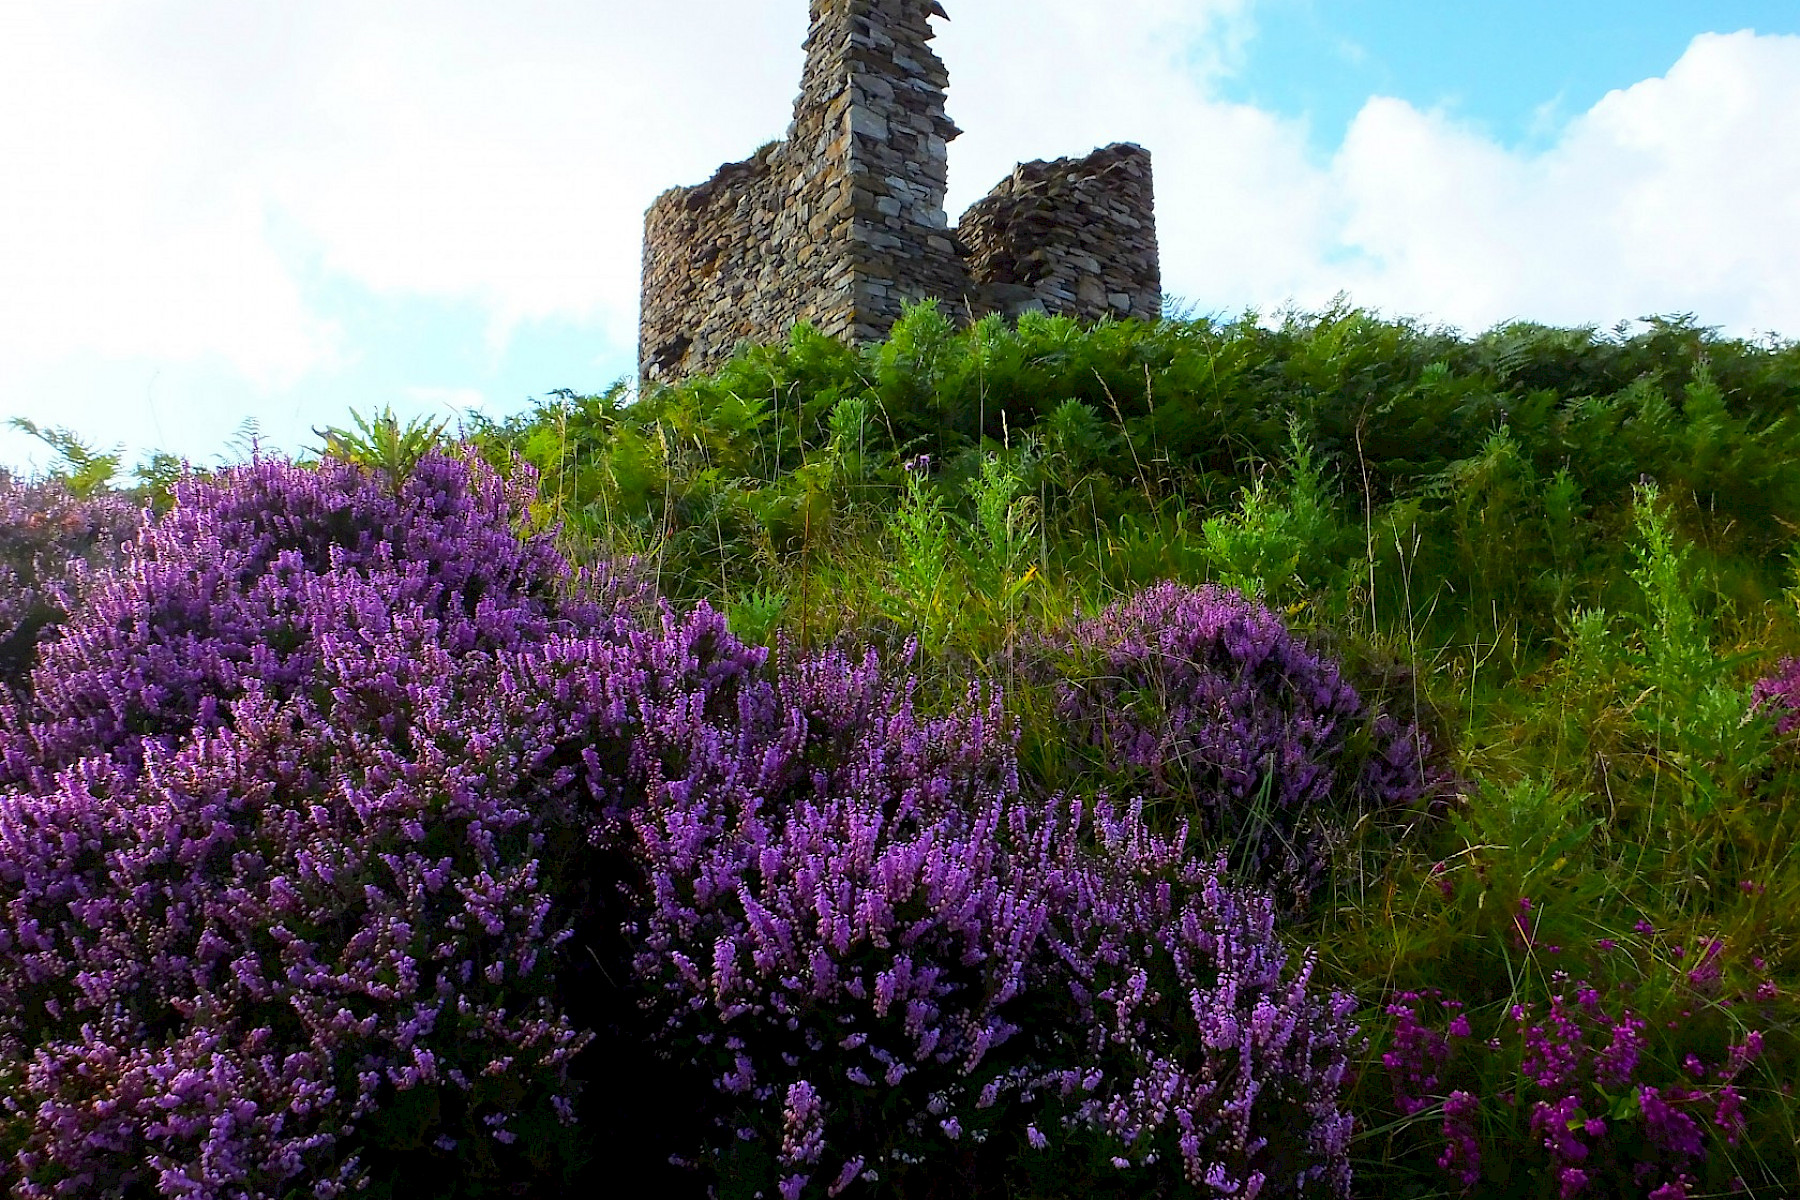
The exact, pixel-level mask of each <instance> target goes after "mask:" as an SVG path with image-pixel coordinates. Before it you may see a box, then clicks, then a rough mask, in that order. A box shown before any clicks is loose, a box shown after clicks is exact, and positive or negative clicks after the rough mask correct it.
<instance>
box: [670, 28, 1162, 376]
mask: <svg viewBox="0 0 1800 1200" xmlns="http://www.w3.org/2000/svg"><path fill="white" fill-rule="evenodd" d="M943 16H944V11H943V9H942V8H941V7H939V4H938V0H811V17H812V25H811V31H810V33H809V35H808V37H807V42H806V68H805V72H804V74H803V76H802V79H801V87H800V95H799V97H798V99H797V100H796V101H795V103H794V119H793V123H792V124H791V125H790V126H789V128H788V136H787V138H786V140H785V141H782V142H777V143H774V144H773V145H771V146H767V147H764V149H763V150H761V151H759V152H758V153H757V154H756V155H755V156H754V157H752V158H750V159H747V160H746V161H744V162H741V163H733V164H731V165H729V166H726V167H723V168H721V169H720V170H719V172H718V173H717V174H716V175H715V176H714V177H713V178H712V179H710V180H708V181H707V182H706V183H703V184H701V185H699V186H698V187H690V188H675V189H673V190H671V191H669V192H666V193H664V194H663V195H662V196H660V197H659V198H658V199H657V200H656V202H655V204H653V205H652V206H651V209H650V212H649V214H648V215H647V217H646V219H645V225H644V289H643V309H642V319H641V325H640V328H639V340H638V363H639V372H640V374H641V375H642V376H643V378H644V380H645V381H646V382H655V381H673V380H677V379H680V378H683V377H685V376H688V375H693V374H696V373H700V372H705V371H710V370H714V369H716V368H717V367H718V366H720V365H721V364H722V363H724V362H725V361H726V360H727V359H728V358H730V356H731V354H732V352H733V350H734V349H735V347H736V345H737V343H738V342H739V341H741V340H743V339H746V338H748V339H753V340H758V341H774V340H778V339H780V338H783V337H785V336H786V335H787V331H788V329H789V328H790V327H791V326H792V325H793V324H794V323H795V322H796V321H809V322H811V323H812V324H813V325H815V326H817V327H818V328H819V329H820V330H821V331H822V332H824V333H826V334H827V335H830V336H833V337H840V338H844V339H847V340H852V341H871V340H875V339H878V338H881V337H884V336H886V334H887V332H888V330H889V329H890V328H891V327H892V325H893V323H894V321H895V320H896V319H897V318H898V317H899V316H900V313H901V309H902V307H903V306H904V305H905V304H906V303H908V302H910V301H916V300H926V299H937V300H940V301H942V302H944V304H945V307H946V309H947V310H948V311H950V312H951V313H953V314H954V315H956V316H957V317H958V318H959V319H966V318H969V317H974V316H979V315H981V314H983V313H985V312H988V311H1004V312H1009V313H1016V312H1018V311H1021V310H1022V308H1024V307H1029V306H1030V305H1031V303H1032V302H1035V303H1039V304H1042V305H1043V306H1044V307H1045V308H1047V309H1049V310H1050V311H1053V312H1068V313H1070V314H1072V315H1076V316H1083V317H1090V318H1092V317H1099V316H1103V315H1107V314H1109V313H1111V314H1113V315H1125V314H1130V315H1135V316H1154V315H1155V314H1156V308H1157V304H1158V303H1159V293H1160V279H1159V277H1158V276H1157V274H1156V261H1157V260H1156V238H1155V227H1154V219H1155V218H1154V213H1153V211H1152V205H1151V199H1150V169H1149V156H1148V154H1146V153H1145V152H1144V151H1142V150H1139V149H1138V148H1136V147H1110V148H1109V149H1107V150H1104V151H1100V152H1097V153H1096V154H1095V155H1093V156H1090V158H1088V159H1084V160H1080V161H1079V162H1071V161H1069V160H1063V161H1062V162H1058V163H1032V164H1028V165H1027V166H1024V167H1021V168H1019V170H1018V171H1015V172H1014V174H1013V177H1012V178H1011V179H1010V180H1008V181H1007V182H1006V183H1003V184H1002V185H1001V187H1000V188H999V189H998V190H996V192H995V193H994V194H993V195H991V196H989V197H988V199H987V200H984V201H983V202H982V203H981V204H979V205H977V206H975V208H974V209H971V210H970V217H965V219H964V227H965V228H964V229H963V230H962V231H960V232H961V233H962V235H963V236H962V238H959V236H958V232H953V231H952V230H951V229H950V228H949V223H948V221H947V220H946V218H945V214H944V195H945V190H946V186H947V183H948V175H949V155H948V145H949V143H950V141H951V140H952V139H954V138H955V137H956V136H957V134H958V133H959V132H960V131H959V130H958V129H957V128H956V126H955V125H954V124H953V123H952V122H951V120H950V118H949V116H948V115H947V114H946V112H945V107H944V97H945V91H946V89H947V87H948V84H949V77H948V73H947V72H946V71H945V69H944V64H943V62H942V60H940V59H939V58H938V56H937V54H936V52H935V51H933V50H932V48H931V39H932V36H933V31H932V28H931V20H932V18H933V17H939V18H942V17H943ZM971 218H972V219H971ZM1134 223H1135V224H1134ZM1088 226H1091V228H1088ZM970 237H972V238H973V239H974V240H973V242H972V243H971V244H969V245H965V244H964V240H963V239H966V238H970ZM1034 239H1035V240H1034ZM1034 255H1036V257H1035V258H1034V257H1033V256H1034ZM1115 256H1116V261H1115ZM971 268H973V269H974V274H973V275H972V274H971ZM1021 288H1028V289H1030V295H1026V294H1025V293H1024V292H1022V291H1021V290H1020V289H1021ZM1096 294H1097V295H1099V296H1100V300H1099V302H1098V303H1095V302H1093V298H1094V296H1095V295H1096ZM1118 295H1126V296H1128V297H1129V303H1128V304H1115V303H1112V300H1113V298H1114V297H1116V296H1118Z"/></svg>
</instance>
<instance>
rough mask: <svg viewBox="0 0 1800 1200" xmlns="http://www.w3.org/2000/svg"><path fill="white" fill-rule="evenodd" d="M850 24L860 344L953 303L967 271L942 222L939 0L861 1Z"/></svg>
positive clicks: (944, 171) (949, 128)
mask: <svg viewBox="0 0 1800 1200" xmlns="http://www.w3.org/2000/svg"><path fill="white" fill-rule="evenodd" d="M853 7H854V8H855V9H856V10H857V11H856V13H855V15H854V16H852V17H851V20H850V30H849V40H850V54H849V57H850V93H851V108H850V130H851V134H852V143H851V158H850V173H851V184H852V187H853V189H854V192H853V196H854V209H855V217H856V223H855V225H854V227H853V228H852V231H851V235H850V236H851V241H852V243H853V244H852V246H851V260H852V264H853V268H854V270H855V271H856V276H857V284H856V316H855V324H854V328H853V334H854V336H855V337H856V338H857V340H859V341H866V340H874V339H877V338H881V337H884V336H885V335H886V334H887V331H888V329H889V328H890V327H891V326H892V325H893V323H894V322H895V321H896V320H897V319H898V318H899V316H900V311H901V308H902V306H903V305H904V304H905V303H906V302H908V301H915V300H928V299H933V298H936V299H942V300H948V301H951V302H952V303H954V301H956V300H957V299H960V298H961V297H962V296H963V294H964V293H965V292H966V291H967V290H968V272H967V271H966V270H965V268H964V267H963V264H962V260H961V257H960V255H959V254H958V253H957V246H956V244H955V243H954V242H953V241H952V240H951V234H950V229H949V221H948V220H947V219H946V217H945V214H944V193H945V190H946V188H947V187H948V186H949V178H950V163H949V152H948V146H949V143H950V142H951V141H952V140H953V139H954V138H955V137H956V136H957V135H958V134H959V133H961V132H962V131H961V130H959V129H958V128H957V127H956V126H955V124H953V123H952V122H951V120H950V118H949V117H948V116H947V115H946V114H945V112H944V91H945V89H946V88H947V87H948V86H949V83H950V74H949V72H948V71H946V70H945V69H944V64H943V61H942V60H941V59H939V58H938V56H937V53H936V52H935V51H933V50H932V48H931V38H932V29H931V21H930V18H931V17H932V16H942V15H943V12H944V10H943V9H942V8H940V7H939V6H938V4H937V0H864V3H860V4H857V5H855V6H853Z"/></svg>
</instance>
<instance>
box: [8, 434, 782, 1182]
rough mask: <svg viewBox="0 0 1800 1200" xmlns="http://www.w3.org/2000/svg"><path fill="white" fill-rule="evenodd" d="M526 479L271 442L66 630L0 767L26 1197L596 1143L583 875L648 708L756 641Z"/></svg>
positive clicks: (452, 1170) (457, 1172) (555, 1160)
mask: <svg viewBox="0 0 1800 1200" xmlns="http://www.w3.org/2000/svg"><path fill="white" fill-rule="evenodd" d="M236 488H241V489H242V492H243V494H241V495H240V494H239V492H238V491H237V490H234V489H236ZM409 489H410V490H409ZM245 496H248V497H251V498H252V499H253V500H254V503H249V502H246V500H245ZM522 499H523V494H522V492H519V491H517V490H515V489H511V488H508V487H506V486H505V485H502V484H501V483H500V481H498V480H497V479H496V478H495V477H494V476H493V475H492V474H491V472H489V471H488V470H487V468H486V467H484V466H482V465H481V464H480V463H478V462H473V461H462V460H457V459H452V458H438V459H428V460H426V462H425V463H423V464H422V465H421V467H420V470H419V472H418V473H416V474H415V475H414V476H413V477H412V478H411V479H409V480H408V481H407V483H406V484H405V485H403V486H402V487H401V488H400V489H398V490H393V489H389V488H388V487H387V486H386V485H385V484H384V483H381V482H378V481H375V480H371V479H369V478H368V477H366V476H362V475H360V474H357V473H353V472H348V471H347V470H344V469H340V468H338V467H335V466H333V465H331V464H327V465H326V466H325V467H324V468H323V469H321V470H320V471H318V472H313V471H306V470H302V469H299V468H296V467H292V466H287V465H283V464H276V463H257V464H254V465H252V466H251V467H247V468H243V469H242V470H241V471H239V472H236V473H231V474H228V475H227V477H226V478H225V479H223V480H219V481H212V482H207V483H192V484H190V485H184V487H183V488H182V489H181V490H180V491H179V492H178V501H177V507H176V508H175V509H174V510H173V511H172V512H171V513H170V514H168V515H167V516H166V517H164V518H163V519H162V520H161V521H160V522H158V523H157V524H156V525H154V526H151V527H148V528H147V529H146V531H145V535H144V537H143V539H142V541H141V542H140V544H139V546H138V547H137V548H136V549H135V550H133V551H132V552H131V553H130V554H128V555H127V557H126V560H125V562H124V563H123V564H122V566H121V567H120V569H119V571H118V573H117V575H116V577H114V578H111V579H108V580H106V581H105V582H104V583H102V584H101V585H100V586H97V587H95V588H93V589H91V590H90V591H89V592H88V593H87V594H86V596H85V604H84V606H83V607H81V608H80V609H79V610H78V611H77V612H75V613H74V614H72V615H71V617H70V619H69V620H68V621H67V622H66V623H65V624H64V625H63V626H62V627H61V628H60V629H59V630H58V631H57V634H56V637H55V638H54V639H53V640H52V641H51V642H50V643H49V644H48V645H47V646H46V648H45V652H44V655H43V662H44V663H46V664H54V666H50V667H44V666H40V668H39V671H38V684H39V695H38V696H37V697H36V698H35V699H34V701H33V702H32V704H31V705H30V706H29V707H24V706H22V707H21V709H20V710H19V711H16V712H15V713H14V714H13V716H14V722H15V723H14V724H13V726H12V727H11V729H10V730H9V735H10V736H11V737H12V738H13V741H12V743H11V744H10V745H9V747H8V749H9V751H10V752H12V753H13V754H14V758H13V759H12V762H13V764H14V769H13V770H11V772H10V773H11V775H12V776H13V777H14V780H13V782H12V783H10V784H9V785H8V786H7V787H6V788H5V789H4V790H0V1063H7V1064H13V1065H12V1066H9V1067H5V1068H0V1145H4V1146H6V1147H8V1158H7V1160H6V1161H4V1162H0V1183H3V1184H4V1186H5V1187H6V1188H8V1189H10V1191H11V1194H14V1195H17V1196H21V1197H61V1196H67V1197H76V1196H80V1197H90V1196H93V1197H106V1196H115V1197H124V1196H127V1195H130V1196H138V1195H160V1196H168V1197H177V1196H180V1197H195V1198H200V1200H212V1198H215V1197H216V1198H218V1200H225V1198H227V1197H230V1198H233V1200H236V1198H239V1197H258V1198H260V1197H271V1198H272V1197H276V1196H282V1197H285V1196H289V1195H313V1196H330V1195H336V1194H339V1193H340V1192H342V1191H345V1190H354V1189H356V1188H358V1187H360V1186H362V1185H364V1184H366V1183H368V1182H370V1181H376V1182H381V1181H383V1180H386V1181H389V1182H391V1181H392V1179H394V1178H396V1177H401V1176H404V1177H405V1178H407V1179H408V1180H409V1181H411V1182H412V1183H414V1184H418V1183H419V1182H420V1180H422V1179H424V1178H428V1176H426V1175H422V1174H421V1172H422V1171H435V1172H437V1176H438V1177H440V1178H441V1177H448V1176H453V1177H455V1178H457V1179H459V1180H462V1181H464V1183H465V1185H471V1186H472V1185H473V1183H474V1182H479V1181H482V1180H487V1181H489V1182H490V1183H491V1182H492V1181H494V1180H497V1179H506V1180H528V1179H531V1178H533V1177H541V1176H543V1175H545V1174H550V1175H554V1174H555V1173H556V1172H557V1171H558V1170H561V1169H562V1168H563V1167H564V1166H566V1163H567V1155H566V1153H565V1152H566V1151H568V1150H569V1148H570V1146H571V1145H572V1143H573V1135H572V1134H571V1133H570V1129H569V1127H570V1124H571V1123H572V1122H573V1120H574V1114H575V1109H574V1095H573V1092H574V1088H573V1085H572V1083H571V1079H570V1070H569V1069H570V1063H571V1059H572V1058H573V1056H575V1054H576V1053H577V1051H578V1050H580V1048H581V1047H582V1046H583V1045H584V1044H585V1043H586V1041H587V1040H588V1038H589V1036H590V1035H589V1034H588V1033H586V1032H584V1031H583V1030H581V1029H578V1028H577V1027H575V1025H574V1024H573V1023H572V1022H571V1021H570V1019H569V1018H568V1017H567V1015H566V1013H565V1011H564V1010H563V1009H562V1008H561V1007H559V1003H558V1000H559V996H558V992H557V989H556V986H555V985H556V982H557V979H556V968H557V963H558V960H559V958H560V957H561V954H562V952H561V950H560V949H559V947H561V946H562V944H563V942H564V941H565V939H566V938H567V937H568V936H569V931H570V928H571V924H572V921H573V914H571V912H570V911H569V908H568V905H567V904H566V903H564V902H563V901H562V899H561V894H562V889H564V888H565V887H566V886H567V885H568V884H569V883H570V882H571V879H572V878H573V877H574V876H575V875H576V873H578V872H582V871H585V870H586V869H587V867H588V863H589V861H590V858H589V852H588V849H587V846H588V842H589V840H590V838H591V837H602V836H604V834H605V832H606V829H607V828H608V827H609V826H610V827H611V828H613V829H615V830H618V829H622V828H623V824H622V818H623V814H624V812H625V811H626V809H627V808H629V807H631V806H632V805H633V804H634V803H636V802H637V799H638V798H639V797H640V796H641V792H642V788H641V786H634V785H633V784H632V782H631V781H632V779H634V778H638V779H641V778H642V777H643V775H644V771H645V768H644V767H643V765H642V764H643V763H644V762H645V761H646V760H645V759H644V758H643V747H644V740H643V739H642V737H641V736H640V734H641V721H642V719H643V714H644V712H645V711H646V709H647V707H649V706H651V705H653V704H654V705H657V706H661V707H662V708H665V709H669V710H671V711H672V710H675V709H680V710H682V711H688V712H692V713H695V714H697V715H712V716H719V715H722V714H727V713H729V712H733V711H735V708H734V707H733V702H732V700H731V698H730V696H729V695H728V693H730V692H731V691H732V690H733V689H735V688H736V687H737V686H738V683H739V681H740V680H741V679H742V678H743V677H744V676H745V675H746V673H747V672H750V671H754V670H755V669H756V668H757V667H758V666H759V665H760V662H761V659H760V657H759V655H758V654H756V653H753V652H751V651H748V650H745V649H744V648H742V647H739V646H736V644H735V643H734V642H732V641H731V640H730V638H729V636H728V635H727V634H726V632H725V627H724V622H723V619H722V618H720V617H719V616H718V615H717V614H714V613H711V612H710V611H708V610H705V609H701V610H700V611H698V612H695V613H693V614H691V615H690V616H687V617H685V618H678V617H676V616H675V615H674V614H672V613H670V612H668V611H666V610H662V611H660V612H658V611H656V610H654V609H652V608H651V607H650V606H649V604H648V603H647V593H646V592H645V590H644V589H643V587H642V585H640V584H638V583H637V582H635V581H634V579H633V577H632V576H631V575H630V573H629V572H624V573H619V574H607V573H601V574H599V575H596V576H593V577H590V578H587V579H583V580H577V579H574V578H572V577H571V575H570V573H569V571H568V569H567V567H566V566H565V565H564V564H563V563H562V561H561V560H560V558H558V557H557V556H556V555H555V553H554V551H553V550H552V549H551V548H550V547H549V546H548V544H547V543H546V542H544V541H543V540H542V539H541V538H532V537H525V536H522V535H521V534H520V533H519V532H518V531H517V529H516V521H517V518H518V516H519V514H520V513H521V512H522V508H521V507H520V502H521V501H522ZM396 547H403V548H404V553H401V552H400V551H398V550H396V549H395V548H396ZM58 672H66V673H63V674H59V673H58ZM34 748H41V749H43V750H44V752H45V753H46V754H47V756H48V757H49V758H50V759H51V760H52V761H51V762H49V763H44V764H38V763H34V762H32V761H31V759H30V755H31V753H33V752H34ZM62 760H66V761H62ZM596 818H598V821H599V828H596V827H595V826H596Z"/></svg>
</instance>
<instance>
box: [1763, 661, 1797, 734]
mask: <svg viewBox="0 0 1800 1200" xmlns="http://www.w3.org/2000/svg"><path fill="white" fill-rule="evenodd" d="M1754 695H1755V698H1756V703H1757V704H1758V705H1759V706H1761V707H1766V708H1767V709H1768V710H1769V711H1770V713H1771V714H1772V715H1773V716H1774V717H1775V731H1776V732H1777V733H1783V734H1787V733H1795V732H1800V658H1790V659H1788V660H1787V661H1785V662H1783V663H1782V664H1781V666H1780V668H1779V669H1778V670H1776V672H1775V673H1774V674H1773V675H1771V676H1769V677H1768V678H1767V679H1764V680H1761V681H1759V682H1758V683H1757V685H1756V688H1755V692H1754Z"/></svg>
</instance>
